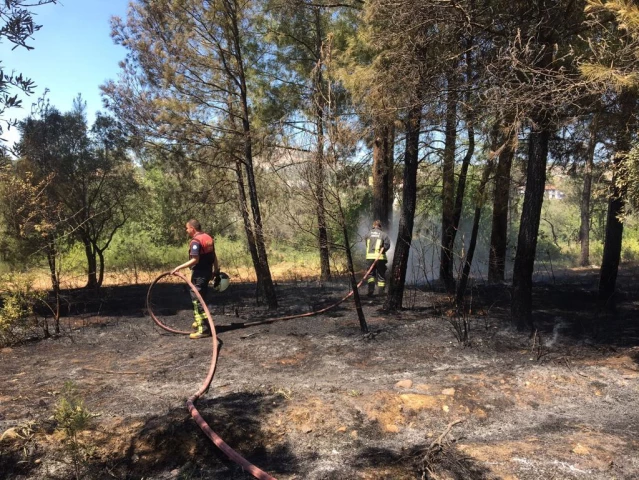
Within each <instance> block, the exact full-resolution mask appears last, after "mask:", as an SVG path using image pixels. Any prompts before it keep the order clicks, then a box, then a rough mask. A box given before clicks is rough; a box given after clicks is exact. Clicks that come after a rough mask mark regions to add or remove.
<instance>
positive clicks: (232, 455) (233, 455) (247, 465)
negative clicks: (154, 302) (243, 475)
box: [146, 272, 277, 480]
mask: <svg viewBox="0 0 639 480" xmlns="http://www.w3.org/2000/svg"><path fill="white" fill-rule="evenodd" d="M168 275H175V276H176V277H179V278H181V279H182V280H184V281H185V282H186V283H187V284H188V286H189V288H190V289H191V291H192V292H193V293H195V296H196V297H197V299H198V301H199V302H200V305H201V306H202V308H203V309H204V312H205V313H206V318H207V320H208V322H209V327H210V328H211V342H212V344H213V355H212V356H211V365H210V366H209V371H208V374H207V375H206V378H205V379H204V382H203V383H202V385H201V386H200V389H199V390H198V391H197V392H195V393H194V394H193V395H192V396H191V397H189V399H188V400H187V401H186V406H187V408H188V409H189V412H190V413H191V417H193V419H194V420H195V423H197V424H198V426H199V427H200V428H201V429H202V431H203V432H204V433H205V434H206V436H207V437H209V438H210V439H211V440H212V441H213V443H215V445H216V446H217V447H218V448H219V449H220V450H222V452H224V454H225V455H226V456H227V457H228V458H229V459H231V460H232V461H234V462H235V463H237V464H238V465H240V466H241V467H242V468H243V469H244V470H246V471H247V472H249V473H250V474H251V475H253V476H254V477H255V478H257V479H258V480H277V479H276V478H275V477H272V476H271V475H269V474H268V473H266V472H265V471H263V470H260V469H259V468H258V467H256V466H255V465H253V464H252V463H251V462H249V461H248V460H246V459H245V458H244V457H243V456H242V455H240V454H239V453H237V452H236V451H235V450H233V449H232V448H231V447H230V446H229V445H228V444H227V443H226V442H224V440H222V439H221V438H220V436H219V435H217V434H216V433H215V432H214V431H213V430H212V429H211V427H210V426H209V424H208V423H206V420H204V418H203V417H202V415H200V412H198V411H197V408H195V402H196V401H197V400H198V398H200V396H201V395H203V394H204V392H206V391H207V390H208V388H209V386H210V385H211V382H212V381H213V375H215V367H216V366H217V354H218V349H217V345H218V342H217V334H216V333H215V324H214V323H213V317H211V312H210V311H209V308H208V306H207V305H206V303H205V302H204V299H203V298H202V295H200V292H198V291H197V288H195V285H193V284H192V283H191V281H190V280H189V279H188V278H186V277H185V276H184V275H182V274H181V273H180V272H175V273H171V272H165V273H163V274H162V275H160V276H159V277H158V278H156V279H155V281H154V282H153V283H152V284H151V286H150V287H149V291H148V292H147V295H146V302H147V304H146V307H147V310H148V311H149V313H150V314H151V318H153V320H154V321H155V323H157V324H158V325H159V326H160V327H161V328H163V329H164V330H167V331H169V332H172V333H187V334H188V333H189V332H182V331H180V330H175V329H172V328H169V327H167V326H166V325H164V324H163V323H162V322H160V320H159V319H158V318H157V317H156V316H155V314H154V313H153V310H152V309H151V305H150V298H151V289H152V288H153V286H154V285H155V284H156V283H157V282H158V281H159V280H160V279H161V278H164V277H166V276H168Z"/></svg>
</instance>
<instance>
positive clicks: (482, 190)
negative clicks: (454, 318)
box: [455, 158, 494, 310]
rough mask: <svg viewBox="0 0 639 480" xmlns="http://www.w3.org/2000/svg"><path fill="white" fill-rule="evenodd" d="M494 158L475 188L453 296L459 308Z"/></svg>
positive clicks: (461, 306)
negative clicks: (469, 230)
mask: <svg viewBox="0 0 639 480" xmlns="http://www.w3.org/2000/svg"><path fill="white" fill-rule="evenodd" d="M493 166H494V160H493V159H492V158H491V159H490V160H488V163H487V164H486V166H485V167H484V172H483V173H482V176H481V181H480V183H479V188H478V190H477V202H476V205H475V217H474V218H473V230H472V233H471V234H470V242H469V244H468V250H467V252H466V257H465V258H464V267H463V269H462V273H461V276H460V279H459V283H458V285H457V295H456V298H455V304H456V306H457V308H458V309H459V310H463V307H464V295H465V294H466V287H467V286H468V278H469V277H470V268H471V267H472V265H473V257H474V255H475V247H476V246H477V235H478V234H479V221H480V220H481V209H482V208H483V206H484V203H485V201H486V184H487V183H488V179H489V178H490V174H491V173H492V171H493Z"/></svg>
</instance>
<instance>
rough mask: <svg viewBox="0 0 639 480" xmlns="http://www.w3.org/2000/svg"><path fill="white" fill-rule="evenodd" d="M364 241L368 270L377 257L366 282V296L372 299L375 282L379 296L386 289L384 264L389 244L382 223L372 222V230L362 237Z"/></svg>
mask: <svg viewBox="0 0 639 480" xmlns="http://www.w3.org/2000/svg"><path fill="white" fill-rule="evenodd" d="M364 240H365V241H366V262H367V263H368V268H371V265H372V264H373V262H374V261H375V259H376V258H377V256H378V255H379V259H378V260H377V264H375V268H373V270H372V271H371V273H370V274H369V275H368V277H367V280H366V281H367V283H368V296H369V297H372V296H373V295H374V294H375V282H377V287H378V288H379V293H380V294H383V293H384V289H385V288H386V262H387V260H388V258H387V257H386V252H388V250H389V249H390V246H391V243H390V238H389V236H388V235H387V234H386V232H384V231H382V222H381V221H379V220H375V221H374V222H373V228H372V229H371V230H370V231H369V232H368V233H367V234H366V235H365V236H364ZM380 250H381V252H382V253H381V255H380V253H379V252H380Z"/></svg>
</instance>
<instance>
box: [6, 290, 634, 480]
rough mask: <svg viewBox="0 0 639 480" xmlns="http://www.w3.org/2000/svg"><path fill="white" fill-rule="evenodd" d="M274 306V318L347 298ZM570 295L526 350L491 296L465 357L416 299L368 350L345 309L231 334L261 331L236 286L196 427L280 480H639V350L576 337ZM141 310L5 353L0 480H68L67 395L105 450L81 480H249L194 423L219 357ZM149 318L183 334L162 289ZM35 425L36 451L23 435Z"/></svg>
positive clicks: (177, 310)
mask: <svg viewBox="0 0 639 480" xmlns="http://www.w3.org/2000/svg"><path fill="white" fill-rule="evenodd" d="M278 289H279V290H278V291H279V294H280V298H281V299H282V303H283V306H282V309H281V312H280V313H282V314H288V313H291V312H295V311H307V310H309V309H311V308H314V307H317V306H319V305H324V304H325V301H328V299H330V298H337V297H338V294H339V293H343V292H344V287H343V286H341V285H333V286H331V287H330V288H329V287H326V288H319V287H317V286H316V285H313V284H304V283H298V284H295V285H291V284H287V285H280V286H278ZM562 291H563V292H564V294H563V295H561V294H559V293H558V289H556V288H555V289H545V287H543V286H541V287H539V288H538V289H537V295H540V296H541V297H543V298H544V299H545V307H546V308H545V309H544V311H542V312H540V313H539V314H538V317H539V322H540V325H542V329H541V333H540V337H537V338H536V340H535V345H534V346H533V344H532V341H531V340H530V339H529V338H528V337H527V336H525V335H521V334H518V333H516V332H513V331H512V330H511V329H510V327H509V326H508V323H507V322H506V321H505V320H504V318H503V317H504V311H503V310H501V308H502V307H503V305H502V304H501V303H500V300H498V298H499V296H498V295H497V294H494V292H489V291H486V292H483V293H482V295H483V296H484V300H485V301H484V302H483V303H484V305H483V306H482V305H478V307H477V313H478V315H476V316H471V317H470V326H471V337H470V339H471V346H468V347H462V346H461V345H460V344H459V343H458V342H457V341H456V339H455V336H454V335H453V333H452V330H451V323H450V320H451V319H452V320H454V317H448V316H447V314H446V311H445V309H439V308H435V309H434V308H432V307H433V305H435V306H437V305H438V304H440V305H443V304H444V299H443V297H442V296H441V295H438V294H434V293H424V292H411V296H410V301H409V302H407V303H409V304H410V306H411V309H410V310H407V311H404V312H402V313H401V314H399V315H386V314H384V313H383V312H381V311H380V309H379V307H380V306H381V301H380V300H378V299H374V300H373V301H370V302H367V303H366V306H365V313H366V316H367V320H368V322H369V327H370V330H371V332H372V333H371V334H370V335H368V336H363V335H361V333H360V331H359V326H358V322H357V317H356V314H355V312H354V310H353V308H352V305H351V304H349V303H347V304H345V305H344V306H343V307H342V308H339V309H338V310H336V311H334V312H331V313H330V314H328V315H323V316H318V317H310V318H304V319H299V320H292V321H288V322H281V323H274V324H270V325H263V326H258V327H252V328H245V329H242V328H234V327H235V326H233V325H232V324H233V323H237V322H239V321H242V320H245V319H249V318H251V319H256V318H261V316H263V315H264V314H265V312H264V311H263V310H261V309H260V308H258V307H254V306H252V305H253V304H254V301H253V299H252V295H253V293H254V292H253V287H252V286H250V285H233V287H232V288H231V289H230V290H229V291H228V292H225V294H223V295H221V296H219V297H217V298H214V299H213V298H212V300H213V303H214V308H213V313H214V318H215V321H216V324H217V326H218V328H219V330H220V334H219V336H220V339H221V340H222V341H223V345H222V348H221V353H220V357H219V363H218V370H217V374H216V376H215V379H214V382H213V386H212V388H211V390H210V391H209V392H208V394H206V395H205V396H204V397H203V399H202V400H201V401H200V403H199V406H200V407H199V408H200V411H201V413H202V414H203V415H204V417H205V418H206V419H207V420H208V421H209V423H210V424H211V426H212V428H213V429H214V430H215V431H216V432H217V433H218V434H220V435H221V436H222V438H224V440H225V441H226V442H227V443H229V444H230V445H231V446H232V447H234V448H235V449H237V450H238V451H239V452H241V453H242V454H243V455H245V456H246V457H247V458H248V459H249V460H251V461H252V462H254V463H255V464H257V465H258V466H259V467H260V468H262V469H264V470H266V471H268V472H269V473H270V474H272V475H274V476H275V477H277V478H278V479H280V480H282V479H285V480H291V479H389V480H390V479H393V480H395V479H400V480H401V479H419V478H433V479H468V478H470V479H493V478H502V479H551V478H555V479H573V478H574V479H602V480H603V479H606V480H608V479H613V478H617V479H631V478H639V456H638V455H637V451H638V447H639V399H638V398H639V395H638V394H639V382H638V381H637V379H638V377H639V366H638V362H639V348H637V346H636V345H637V342H636V338H635V337H636V336H637V335H636V331H635V330H632V329H630V330H623V328H621V327H620V328H617V330H619V331H623V332H624V333H623V335H622V336H621V337H610V336H606V335H602V334H601V333H602V331H603V332H604V333H605V331H606V329H605V328H602V327H600V328H599V329H595V328H593V327H592V325H594V323H593V322H591V321H588V322H586V321H585V320H584V318H585V316H584V313H583V311H589V312H591V313H592V311H593V310H592V309H589V308H588V305H584V303H583V302H589V301H590V300H588V299H589V298H590V297H589V296H588V295H585V296H584V297H583V298H581V297H579V296H578V292H579V291H581V287H579V288H576V287H575V288H573V287H566V288H565V289H564V290H562ZM143 293H144V287H143V286H140V287H121V288H111V289H109V290H108V291H106V292H105V294H104V295H105V297H104V299H103V301H102V302H101V303H100V307H99V308H100V313H99V314H98V313H97V312H96V311H95V310H97V307H95V305H93V307H91V308H89V307H87V305H85V307H86V308H85V310H86V312H84V313H75V314H73V315H71V316H69V317H68V318H67V319H66V320H65V324H64V326H65V329H66V331H67V335H65V336H63V337H62V338H58V339H50V340H44V341H38V342H33V343H30V344H25V345H22V346H18V347H14V348H6V349H3V350H2V351H0V362H2V369H1V376H0V431H2V432H5V431H7V430H9V434H7V435H5V438H4V439H3V441H2V442H0V448H1V449H2V454H1V456H0V472H3V473H0V476H3V475H5V476H4V477H3V478H38V479H39V478H71V477H70V476H69V475H70V473H69V472H70V465H69V457H68V452H67V453H65V451H64V450H63V449H62V447H61V445H62V443H61V442H62V434H61V433H60V432H58V431H56V430H55V423H54V422H53V421H52V420H51V416H52V414H53V411H54V409H55V405H56V402H57V401H58V400H59V397H60V393H59V392H60V391H61V389H62V387H63V385H64V383H65V382H66V381H73V382H74V383H75V384H76V385H77V386H78V389H79V391H80V392H81V393H82V395H83V397H84V399H85V402H86V406H87V408H88V409H89V410H90V411H91V412H93V413H95V414H97V416H96V417H95V418H94V419H93V422H92V426H91V427H90V429H89V430H88V431H86V432H84V433H83V434H82V435H81V441H83V442H84V443H85V444H87V445H91V446H93V447H94V448H93V449H92V451H91V452H90V455H89V457H88V458H87V459H86V461H84V462H83V463H82V465H81V466H80V467H81V473H82V475H84V478H100V479H101V478H105V479H106V478H119V479H129V478H131V479H138V478H140V479H141V478H145V479H169V478H176V479H177V478H182V479H194V478H215V479H220V480H225V479H246V478H251V477H250V476H248V475H247V474H245V473H242V472H241V471H240V469H239V468H238V467H236V466H235V465H233V464H231V463H230V462H228V461H227V460H226V459H225V458H224V457H223V456H221V454H220V453H219V452H218V450H217V449H216V448H215V447H214V446H213V445H212V444H211V443H210V442H209V441H208V439H206V437H205V436H204V435H203V434H202V433H201V432H200V430H199V429H198V427H197V426H196V425H195V424H194V422H193V421H192V420H191V419H190V416H189V414H188V412H187V410H186V408H185V406H184V401H185V399H186V397H187V396H188V395H190V394H191V393H193V392H194V391H195V390H197V388H198V387H199V384H200V382H201V381H202V379H203V377H204V375H205V373H206V371H207V369H208V362H209V355H210V351H211V344H210V342H209V341H206V340H199V341H191V340H189V339H187V338H185V337H181V336H175V335H169V334H165V333H164V332H163V331H161V330H159V329H158V328H156V327H155V326H154V325H153V324H152V322H151V321H150V320H149V318H148V317H146V316H144V315H143V304H142V301H143V300H141V298H143ZM553 293H555V294H556V295H555V297H556V298H555V297H553ZM568 295H573V296H574V297H575V298H576V299H577V300H576V301H575V302H576V303H575V304H574V307H575V308H574V311H575V312H576V314H573V315H572V317H571V316H570V314H569V313H566V312H564V313H561V311H562V308H565V307H566V304H568V305H570V302H567V296H568ZM496 299H497V300H496ZM624 302H625V303H624V304H623V305H622V306H621V307H620V309H621V310H620V311H621V313H618V314H617V316H615V317H614V318H615V319H617V320H619V319H620V318H621V319H622V320H623V319H624V318H625V319H627V318H629V316H630V313H631V312H633V310H632V308H634V307H633V302H632V298H631V296H628V297H627V298H626V299H625V300H624ZM157 303H158V308H161V309H162V311H163V312H164V313H168V314H170V315H167V316H166V317H165V318H166V319H167V321H170V322H173V323H174V324H175V325H181V326H182V328H185V329H188V325H189V324H190V322H191V320H190V316H189V312H188V310H187V309H188V302H186V301H185V300H184V292H183V291H182V287H181V286H177V285H164V286H162V287H161V289H159V290H158V301H157ZM624 305H625V307H624ZM488 307H490V310H489V309H488ZM623 308H627V309H628V310H627V311H625V310H623ZM579 312H582V313H579ZM593 315H594V314H593ZM591 316H592V315H591ZM593 318H594V317H593ZM598 318H599V322H597V325H601V317H598ZM606 318H607V317H606ZM604 319H605V318H604ZM606 324H607V325H612V324H614V322H612V320H610V321H607V323H606ZM602 339H603V340H602ZM539 340H541V341H540V342H539ZM28 421H33V422H35V423H34V424H33V425H34V426H33V434H32V435H22V436H23V437H28V438H21V437H18V436H16V435H14V434H13V433H15V432H20V430H19V428H20V427H21V426H24V425H25V424H26V422H28ZM11 429H14V430H11Z"/></svg>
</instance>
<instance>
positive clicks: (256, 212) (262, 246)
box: [228, 8, 277, 309]
mask: <svg viewBox="0 0 639 480" xmlns="http://www.w3.org/2000/svg"><path fill="white" fill-rule="evenodd" d="M228 14H229V20H230V22H231V28H232V36H233V55H234V57H235V59H236V63H237V65H236V67H237V79H238V80H239V86H240V103H241V107H242V133H243V142H244V168H245V169H246V181H247V186H248V194H249V195H248V198H249V203H250V207H251V214H252V220H253V224H252V227H253V233H254V234H255V246H256V247H257V254H258V262H259V272H261V277H262V278H261V280H262V281H261V288H262V291H263V292H264V297H265V299H266V303H267V305H268V307H269V308H270V309H276V308H277V296H276V294H275V287H274V286H273V279H272V277H271V269H270V267H269V264H268V256H267V253H266V243H265V241H264V230H263V226H262V215H261V213H260V203H259V199H258V195H257V185H256V183H255V172H254V170H253V139H252V135H251V122H250V113H249V102H248V89H247V86H246V74H245V71H244V61H243V59H242V42H241V41H240V31H239V26H238V23H237V12H236V11H235V10H233V8H230V10H229V11H228ZM258 276H260V275H259V274H258Z"/></svg>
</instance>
